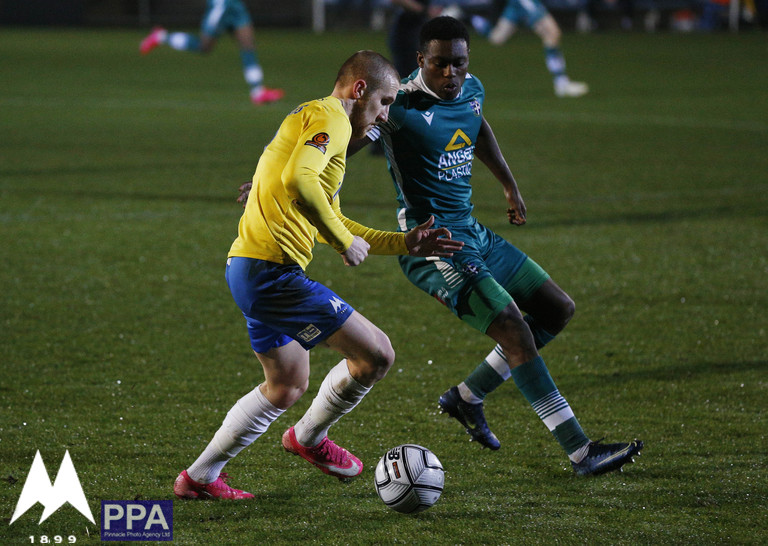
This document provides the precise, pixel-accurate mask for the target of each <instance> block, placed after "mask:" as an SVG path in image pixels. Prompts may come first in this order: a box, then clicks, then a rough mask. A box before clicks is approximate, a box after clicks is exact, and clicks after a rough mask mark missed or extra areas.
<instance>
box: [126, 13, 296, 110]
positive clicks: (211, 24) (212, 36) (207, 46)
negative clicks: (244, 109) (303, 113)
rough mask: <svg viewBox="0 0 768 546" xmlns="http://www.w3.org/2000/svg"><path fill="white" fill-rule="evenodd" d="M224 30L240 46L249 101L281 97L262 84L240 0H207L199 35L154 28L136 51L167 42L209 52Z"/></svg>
mask: <svg viewBox="0 0 768 546" xmlns="http://www.w3.org/2000/svg"><path fill="white" fill-rule="evenodd" d="M225 31H231V32H232V35H233V36H234V37H235V40H237V43H238V46H239V47H240V61H241V63H242V65H243V75H244V76H245V81H246V83H247V84H248V86H249V87H250V90H251V92H250V96H251V102H253V104H264V103H268V102H274V101H277V100H280V99H281V98H282V97H283V95H284V94H285V93H284V92H283V90H282V89H270V88H269V87H266V86H264V84H263V80H264V72H263V71H262V69H261V65H260V64H259V60H258V57H257V56H256V45H255V31H254V28H253V21H252V20H251V16H250V14H249V13H248V10H247V8H246V7H245V5H244V4H243V2H242V1H241V0H208V3H207V7H206V12H205V16H204V17H203V22H202V24H201V25H200V36H195V35H194V34H189V33H186V32H169V31H167V30H165V29H164V28H161V27H156V28H154V29H153V30H152V32H151V33H150V34H149V36H147V37H146V38H144V40H142V42H141V45H140V46H139V51H140V52H141V54H142V55H147V54H148V53H149V52H150V51H152V50H153V49H155V48H156V47H158V46H159V45H167V46H170V47H172V48H173V49H176V50H179V51H191V52H194V53H208V52H210V51H211V50H212V49H213V47H214V46H215V45H216V41H217V40H218V38H219V36H221V35H222V34H223V33H224V32H225Z"/></svg>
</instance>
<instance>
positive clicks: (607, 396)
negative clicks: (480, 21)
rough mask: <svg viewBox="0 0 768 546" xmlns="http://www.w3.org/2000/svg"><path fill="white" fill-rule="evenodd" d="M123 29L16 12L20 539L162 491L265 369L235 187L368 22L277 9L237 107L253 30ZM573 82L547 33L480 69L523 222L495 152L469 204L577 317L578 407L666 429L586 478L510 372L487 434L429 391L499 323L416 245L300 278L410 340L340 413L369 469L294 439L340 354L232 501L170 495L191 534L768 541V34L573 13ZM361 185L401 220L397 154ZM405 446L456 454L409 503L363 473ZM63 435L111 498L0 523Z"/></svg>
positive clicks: (456, 372)
mask: <svg viewBox="0 0 768 546" xmlns="http://www.w3.org/2000/svg"><path fill="white" fill-rule="evenodd" d="M141 37H142V33H140V32H133V31H97V30H85V31H75V30H66V31H58V30H57V31H53V30H31V29H23V30H13V29H4V30H3V32H2V33H0V52H1V53H2V59H3V60H2V76H1V77H0V230H1V231H0V234H1V235H2V244H0V263H2V264H3V267H2V268H0V287H2V290H0V360H1V361H2V379H0V476H1V477H2V481H1V482H0V542H1V543H3V544H25V543H26V544H29V543H30V542H34V543H40V542H42V541H43V537H48V540H49V541H50V542H54V537H55V536H57V535H58V536H62V537H64V542H65V543H66V541H67V537H69V536H73V537H75V539H76V541H77V543H78V544H84V543H95V542H98V541H99V520H100V500H129V499H170V498H172V492H171V485H172V482H173V480H174V478H175V477H176V475H177V474H178V472H179V471H180V470H181V469H183V468H185V467H186V466H187V465H189V464H190V463H191V462H192V461H193V460H194V458H195V457H196V456H197V455H198V454H199V452H200V451H201V450H202V448H203V447H204V446H205V444H206V443H207V441H208V440H209V439H210V437H211V436H212V435H213V433H214V431H215V430H216V428H217V427H218V425H219V423H220V421H221V419H222V418H223V416H224V414H225V413H226V411H227V410H228V409H229V408H230V407H231V405H232V404H233V403H234V401H235V400H236V399H237V398H238V397H239V396H241V395H242V394H243V393H245V392H247V391H248V390H249V389H251V388H253V387H254V386H255V385H256V384H258V383H259V382H260V380H261V377H262V375H261V371H260V367H259V365H258V363H257V361H256V359H255V358H254V357H253V355H252V353H251V351H250V348H249V346H248V341H247V336H246V332H245V328H244V324H243V320H242V317H241V316H240V314H239V311H238V310H237V309H236V307H235V305H234V303H233V302H232V301H231V297H230V296H229V293H228V290H227V287H226V285H225V282H224V278H223V270H224V260H225V257H226V252H227V250H228V248H229V245H230V243H231V241H232V239H233V238H234V236H235V233H236V225H237V220H238V218H239V215H240V209H239V207H238V205H236V204H235V202H234V199H235V197H236V195H237V192H236V189H237V187H238V186H239V185H240V184H241V183H242V182H243V181H245V180H248V179H249V178H250V177H251V174H252V172H253V169H254V168H255V165H256V161H257V159H258V157H259V154H260V151H261V149H262V148H263V146H264V145H265V144H266V143H267V142H268V141H269V139H270V138H271V136H272V134H273V133H274V131H275V130H276V129H277V126H278V124H279V122H280V120H281V119H282V117H283V116H284V115H285V114H286V113H287V112H288V111H289V110H290V108H291V107H292V106H293V105H295V104H297V103H298V102H300V101H302V100H305V99H310V98H315V97H319V96H324V95H327V94H328V93H330V91H331V89H332V85H333V79H334V77H335V73H336V70H337V68H338V66H339V65H340V64H341V62H342V61H343V60H344V59H345V58H346V57H347V56H348V55H349V54H351V53H352V52H353V51H355V50H357V49H363V48H373V49H379V50H381V51H385V50H386V49H385V45H384V44H385V37H384V35H383V34H376V33H340V34H327V35H323V36H315V35H311V34H309V33H303V32H298V31H281V32H278V31H269V32H259V54H260V58H261V60H262V62H263V65H264V69H265V72H266V82H267V84H268V85H271V86H276V87H284V88H285V89H286V91H287V97H286V99H285V100H284V101H283V102H282V103H279V104H274V105H268V106H264V107H260V108H254V107H252V106H251V105H250V104H249V102H248V101H247V96H246V88H245V84H244V83H243V82H242V75H241V73H240V67H239V62H238V59H237V53H236V51H235V48H234V46H233V45H232V43H231V42H230V41H227V40H224V41H222V43H221V44H220V45H219V47H218V49H217V50H216V51H215V52H214V53H213V54H212V55H210V56H209V57H205V58H195V57H194V56H191V55H184V54H181V53H178V52H175V51H171V50H168V49H160V50H157V51H156V52H153V53H152V55H150V56H148V57H146V58H141V57H139V55H138V42H139V40H140V39H141ZM564 50H565V53H566V56H567V58H568V62H569V68H570V72H571V74H572V76H573V77H574V78H575V79H583V80H585V81H587V82H588V83H589V84H590V86H591V88H592V92H591V93H590V94H589V95H588V96H586V97H584V98H581V99H578V100H563V99H556V98H555V97H554V96H553V94H552V89H551V84H550V81H549V78H548V76H547V74H546V71H545V69H544V66H543V55H542V53H541V51H540V45H539V43H538V41H537V39H536V38H535V37H534V36H532V35H530V34H522V35H520V36H518V37H516V38H515V39H514V40H513V41H512V42H511V43H510V44H508V45H506V46H504V47H503V48H500V49H493V48H491V47H490V46H489V45H488V44H486V43H484V42H482V41H481V40H480V39H476V40H475V43H473V45H472V59H471V70H472V72H474V73H475V74H476V75H478V76H479V77H480V78H481V79H482V80H483V82H484V84H485V86H486V90H487V95H488V98H487V102H486V106H485V115H486V117H487V118H488V119H489V121H490V122H491V124H492V126H493V127H494V130H495V132H496V135H497V137H498V139H499V141H500V142H501V144H502V148H503V149H504V151H505V153H506V157H507V159H508V161H509V163H510V165H511V166H512V170H513V172H514V173H515V174H516V177H517V178H518V182H519V184H520V187H521V189H522V192H523V195H524V197H525V199H526V203H527V205H528V224H527V225H526V226H525V227H517V228H516V227H512V226H509V225H507V224H506V223H505V214H504V210H505V207H506V205H505V203H504V202H503V198H502V195H501V191H500V188H499V186H498V184H497V183H496V182H495V181H494V180H493V179H492V178H491V177H490V175H489V174H488V172H487V170H485V168H484V167H483V166H482V165H481V164H480V163H477V164H476V167H475V173H474V183H475V188H476V190H475V197H474V203H475V205H476V212H477V216H478V217H479V218H480V219H481V221H483V222H485V223H486V224H487V225H489V226H491V227H492V228H494V229H495V230H497V231H498V232H499V233H501V234H503V235H504V236H505V237H507V238H508V239H509V240H511V241H513V242H514V243H515V244H517V245H518V246H520V247H521V248H522V249H524V250H525V251H527V252H528V253H529V254H530V255H532V256H533V257H534V258H535V259H536V260H537V261H538V262H539V263H541V264H542V265H543V266H544V267H545V268H546V269H547V270H548V271H549V272H550V274H551V275H552V276H553V278H554V279H555V280H556V281H557V282H558V283H559V284H560V285H561V286H563V287H564V288H565V289H566V291H568V292H569V293H570V294H571V295H572V296H573V298H574V299H575V301H576V304H577V315H576V317H575V318H574V320H573V321H572V323H571V324H570V325H569V327H568V328H567V329H566V331H565V332H564V333H563V334H562V335H561V336H560V337H559V338H558V339H557V340H556V341H555V342H554V343H552V345H551V346H549V347H547V348H546V349H545V351H544V352H543V356H544V357H545V360H546V361H547V363H548V365H549V368H550V371H551V372H552V375H553V376H554V378H555V381H556V382H557V384H558V387H559V388H560V390H561V392H562V393H563V394H564V395H565V396H566V398H567V399H568V401H569V402H570V404H571V406H572V407H573V408H574V410H575V412H576V414H577V416H578V417H579V419H580V421H581V423H582V425H583V426H584V428H585V430H586V431H587V433H588V434H589V435H590V436H592V437H593V438H595V439H596V438H599V437H601V436H606V437H607V441H621V440H625V439H631V438H634V437H638V438H641V439H643V440H644V441H645V443H646V448H645V449H644V451H643V456H642V457H641V458H639V460H638V464H635V465H630V466H628V467H627V470H626V471H625V472H624V473H622V474H612V475H607V476H603V477H600V478H597V479H577V478H575V477H574V476H573V475H572V473H571V472H570V469H569V464H568V462H567V459H566V458H565V456H564V455H563V454H562V452H561V451H560V449H559V447H558V446H557V444H556V442H555V441H554V439H553V438H552V437H551V436H550V434H549V433H548V432H547V430H546V428H545V427H544V426H543V425H542V424H541V423H540V422H539V421H538V419H537V418H536V416H535V414H534V413H533V411H532V410H531V408H530V407H529V406H528V405H527V404H526V403H525V401H524V400H523V398H522V396H521V395H520V394H519V392H518V391H517V389H516V388H515V387H514V385H512V384H511V383H510V384H507V385H505V386H503V387H502V388H500V389H499V390H498V391H496V392H495V393H493V394H492V395H491V396H490V397H489V398H488V400H487V410H486V411H487V416H488V419H489V422H490V423H491V426H492V428H493V430H494V431H495V432H496V434H497V435H498V437H499V438H500V440H501V442H502V449H501V450H500V451H498V452H489V451H487V450H481V449H480V448H479V447H478V446H477V445H475V444H471V443H469V442H468V441H467V438H468V437H467V436H466V435H465V434H463V432H462V431H461V429H460V428H459V426H458V424H457V423H455V422H452V421H451V420H449V419H448V418H447V417H445V416H440V415H438V414H437V412H436V400H437V397H438V395H439V394H440V393H441V392H443V390H444V389H445V388H447V387H448V386H450V385H453V384H456V383H458V382H459V381H461V380H462V379H463V378H464V377H465V375H466V374H467V373H468V372H469V371H470V370H471V369H473V368H474V366H475V365H476V364H477V363H478V362H480V360H482V358H483V357H484V356H485V354H487V352H488V350H489V349H490V348H491V343H489V341H488V340H487V339H486V338H485V337H484V336H482V335H480V334H478V333H477V332H474V331H472V330H471V329H469V328H467V327H466V326H464V325H463V324H462V323H460V322H459V321H458V320H456V319H455V318H453V317H452V316H451V315H450V314H449V313H448V312H447V311H445V310H444V309H443V308H442V307H441V306H440V305H439V304H438V303H436V302H434V301H432V300H431V299H430V298H428V297H427V296H426V295H424V294H422V293H421V292H419V291H418V290H417V289H416V288H414V287H412V286H411V285H410V284H409V283H408V282H407V281H406V279H405V278H404V277H403V276H402V274H401V272H400V270H399V268H398V266H397V263H396V261H395V260H394V259H393V258H387V257H371V258H369V259H368V260H367V261H366V262H365V263H364V264H363V265H362V266H361V267H358V268H354V269H350V268H344V267H343V266H342V264H341V260H340V259H339V258H338V257H337V256H335V255H334V253H333V252H331V251H330V249H328V248H319V249H318V250H317V256H316V259H315V261H314V262H313V263H312V264H311V266H310V269H309V273H310V275H311V276H313V277H314V278H316V279H317V280H319V281H321V282H324V283H326V284H328V285H330V286H332V287H333V288H334V289H335V290H336V291H337V292H338V293H339V294H340V295H341V296H342V297H344V298H345V299H347V300H348V301H349V302H350V303H351V304H353V305H354V306H355V307H356V308H357V309H358V310H360V311H361V312H362V313H363V314H365V315H366V316H367V317H369V318H370V319H372V320H373V321H374V322H375V323H376V324H378V325H379V326H381V327H382V328H383V329H384V330H385V331H386V332H387V333H388V334H389V335H390V337H391V339H392V342H393V344H394V346H395V349H396V350H397V353H398V360H397V362H396V363H395V366H394V368H393V369H392V370H391V372H390V373H389V375H388V377H387V378H386V379H385V380H384V381H382V382H381V383H379V384H378V385H377V386H376V388H375V389H374V390H373V391H372V392H371V394H370V395H369V396H368V397H367V398H366V399H365V401H364V402H363V403H362V404H361V405H360V407H358V408H357V409H356V410H355V411H354V412H353V413H351V414H350V415H348V416H346V417H345V418H344V419H343V420H342V421H341V422H340V423H339V424H338V425H337V426H336V427H334V429H333V434H332V435H333V437H334V438H335V439H337V440H338V441H339V442H340V443H341V444H342V445H344V446H346V447H348V448H350V449H351V450H353V451H354V452H355V453H356V454H357V455H358V456H360V457H361V459H362V460H363V461H364V463H365V464H366V469H365V471H364V473H363V475H362V477H361V478H360V479H358V480H357V481H354V482H352V483H349V484H340V483H338V482H337V481H336V480H333V479H330V478H329V477H327V476H325V475H323V474H321V473H320V472H318V471H316V470H315V469H313V468H311V467H310V466H309V465H308V464H306V463H305V462H303V461H301V460H299V459H298V458H296V457H293V456H289V455H288V454H286V453H284V452H283V450H282V449H281V448H280V445H279V439H280V435H281V433H282V431H283V430H284V429H285V428H286V427H287V426H289V425H290V424H293V423H294V422H295V421H296V420H297V419H298V418H299V417H300V416H301V415H302V413H303V412H304V411H305V409H306V407H307V406H308V405H309V403H310V401H311V398H312V396H313V395H314V392H316V389H317V387H318V386H319V382H320V381H321V379H322V377H323V376H324V375H325V373H326V371H327V370H328V369H330V367H332V366H333V365H334V364H335V363H336V362H337V357H336V355H335V354H333V353H331V352H330V351H327V350H322V349H320V350H316V351H315V352H314V353H313V361H312V362H313V374H312V377H311V385H310V390H309V392H308V393H307V395H305V397H304V399H302V400H301V401H300V402H299V403H298V404H296V406H295V407H294V408H292V409H291V410H289V411H288V412H287V414H286V415H285V416H284V417H282V418H281V419H280V420H279V421H278V422H277V423H276V424H275V425H274V426H273V427H272V428H271V429H270V430H269V431H268V432H267V433H266V434H265V435H264V436H263V437H262V438H261V439H260V440H259V441H258V442H257V443H256V444H255V445H254V446H252V447H251V448H249V449H248V450H247V451H245V452H244V453H242V454H241V455H240V456H239V457H238V458H237V459H235V460H234V461H233V462H232V463H230V465H228V467H227V470H228V471H229V472H230V473H231V474H232V475H233V476H234V478H233V484H234V485H235V486H236V487H241V488H244V489H246V490H249V491H252V492H253V493H255V494H256V499H255V500H253V501H249V502H243V503H228V502H219V503H198V502H175V504H174V542H176V543H178V544H255V543H261V544H283V543H285V544H287V543H297V542H315V543H318V544H373V543H409V544H480V543H486V544H538V543H540V544H551V543H559V544H574V543H597V544H608V543H627V544H628V543H640V544H661V543H664V544H671V543H677V544H701V543H745V544H746V543H764V542H766V540H768V536H766V534H765V530H764V529H765V513H766V509H767V508H768V486H767V484H768V476H766V446H768V443H766V437H765V428H766V410H765V398H766V394H767V392H766V391H767V387H766V379H767V377H768V376H767V375H766V365H768V349H767V348H766V347H768V336H767V335H766V328H767V327H768V311H767V309H768V290H766V281H765V278H766V274H768V221H766V220H767V211H768V174H767V173H768V153H766V150H767V149H768V121H767V120H768V99H767V98H766V93H765V89H767V88H768V72H766V70H765V69H764V65H765V59H766V54H767V53H768V50H766V42H765V36H764V35H763V34H750V33H747V34H740V35H730V34H717V35H675V34H666V35H645V34H593V35H586V36H577V35H566V37H565V41H564ZM342 201H343V203H344V210H345V213H346V214H347V215H349V216H350V217H352V218H355V219H359V220H361V221H363V222H364V223H367V224H369V225H372V226H375V227H379V228H387V229H391V228H394V227H395V222H394V199H393V190H392V187H391V181H390V180H389V177H388V175H387V173H386V170H385V163H384V160H383V159H381V158H378V157H372V156H369V155H368V154H366V153H363V154H360V155H359V156H356V157H354V158H352V159H351V160H350V162H349V169H348V174H347V178H346V184H345V188H344V192H343V194H342ZM408 442H415V443H420V444H422V445H425V446H427V447H429V448H430V449H432V450H433V451H434V452H435V453H436V454H437V455H438V456H439V458H440V459H441V461H442V463H443V465H444V466H445V468H446V471H447V474H446V488H445V492H444V494H443V497H442V498H441V500H440V502H439V503H438V504H437V505H436V506H435V507H434V508H432V509H430V510H429V511H427V512H425V513H423V514H421V515H419V516H415V517H408V516H403V515H400V514H397V513H395V512H392V511H389V510H388V509H386V508H385V507H384V505H383V504H382V503H381V502H380V501H379V500H378V498H377V496H376V493H375V491H374V488H373V483H372V481H373V468H374V466H375V463H376V461H377V460H378V458H379V457H380V456H381V455H382V454H383V453H384V452H385V451H386V450H387V449H388V448H390V447H392V446H395V445H397V444H400V443H408ZM38 449H39V450H40V451H41V454H42V456H43V459H44V460H45V462H46V465H47V467H48V472H49V474H50V476H51V479H52V480H53V479H54V476H55V475H56V472H57V469H58V465H59V462H60V461H61V458H62V456H63V455H64V452H65V451H66V450H69V452H70V454H71V456H72V459H73V461H74V464H75V466H76V468H77V471H78V474H79V476H80V480H81V482H82V485H83V489H84V491H85V494H86V496H87V498H88V500H89V502H90V506H91V509H92V511H93V512H94V516H95V518H96V525H92V524H90V523H89V522H88V521H87V520H85V519H84V518H83V517H82V516H81V515H80V514H79V513H77V511H76V510H74V509H73V508H72V507H71V506H69V505H66V506H65V507H64V508H62V509H60V510H58V511H57V512H56V513H55V514H54V515H53V516H51V517H50V518H49V519H47V520H46V521H45V522H44V523H43V524H42V525H38V523H37V522H38V520H39V517H40V515H41V513H42V507H41V506H40V505H37V506H36V507H34V508H32V509H31V510H30V511H29V512H28V513H27V514H25V515H24V516H22V517H21V518H20V519H19V520H18V521H16V522H14V524H13V525H10V526H9V525H8V523H9V522H10V518H11V515H12V514H13V511H14V508H15V506H16V502H17V500H18V498H19V495H20V493H21V489H22V486H23V484H24V480H25V478H26V476H27V474H28V472H29V467H30V464H31V462H32V459H33V457H34V454H35V451H36V450H38Z"/></svg>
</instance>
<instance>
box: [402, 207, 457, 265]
mask: <svg viewBox="0 0 768 546" xmlns="http://www.w3.org/2000/svg"><path fill="white" fill-rule="evenodd" d="M434 223H435V217H434V216H430V217H429V220H427V221H426V222H424V223H423V224H421V225H420V226H416V227H415V228H413V229H412V230H411V231H409V232H408V233H406V234H405V246H407V247H408V254H410V255H411V256H421V257H422V258H426V257H427V256H445V257H450V256H453V253H454V252H456V251H457V250H461V248H462V247H463V246H464V243H463V242H462V241H456V240H454V239H451V232H450V231H448V229H447V228H444V227H443V228H438V229H430V228H431V227H432V224H434Z"/></svg>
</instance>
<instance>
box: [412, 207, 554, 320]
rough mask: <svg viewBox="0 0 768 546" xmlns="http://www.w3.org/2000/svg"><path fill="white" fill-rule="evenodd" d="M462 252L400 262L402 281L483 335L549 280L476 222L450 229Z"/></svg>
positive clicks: (515, 250) (538, 269)
mask: <svg viewBox="0 0 768 546" xmlns="http://www.w3.org/2000/svg"><path fill="white" fill-rule="evenodd" d="M450 230H451V233H452V236H453V238H454V239H458V240H460V241H464V248H463V249H462V250H461V251H459V252H456V253H455V254H454V255H453V256H452V257H451V258H435V257H432V258H417V257H413V256H400V257H399V261H400V267H401V268H402V270H403V272H404V273H405V275H406V277H408V280H410V281H411V282H412V283H413V284H414V285H416V286H417V287H419V288H420V289H421V290H423V291H424V292H426V293H427V294H429V295H430V296H432V297H434V298H435V299H437V300H438V301H440V302H441V303H442V304H443V305H445V306H446V307H448V309H450V310H451V311H452V312H453V314H455V315H456V316H457V317H459V318H460V319H461V320H463V321H464V322H466V323H467V324H469V325H470V326H472V327H473V328H475V329H477V330H479V331H481V332H483V333H485V332H486V330H488V327H489V326H490V325H491V323H492V322H493V320H494V319H495V318H496V317H497V316H498V315H499V313H501V311H502V310H503V309H504V308H505V307H507V305H509V304H510V303H511V302H512V301H515V300H516V301H518V302H524V301H526V300H528V299H529V298H530V297H531V296H532V295H533V294H534V292H536V290H538V289H539V287H541V285H542V284H544V283H545V282H546V281H547V279H549V275H548V274H547V272H546V271H544V269H542V268H541V267H540V266H539V264H537V263H536V262H534V261H533V260H532V259H531V258H529V257H528V256H526V255H525V253H523V252H522V251H521V250H519V249H518V248H517V247H515V246H514V245H512V244H510V243H509V242H507V241H505V240H504V239H503V238H501V237H499V236H498V235H496V234H495V233H493V231H491V230H490V229H488V228H486V227H485V226H483V225H482V224H480V223H479V222H478V223H476V224H474V225H471V226H467V227H463V226H462V227H454V226H451V227H450Z"/></svg>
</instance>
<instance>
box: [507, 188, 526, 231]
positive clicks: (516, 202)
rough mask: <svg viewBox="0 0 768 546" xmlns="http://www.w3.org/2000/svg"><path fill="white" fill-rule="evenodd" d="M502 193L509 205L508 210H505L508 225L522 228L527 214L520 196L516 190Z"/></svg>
mask: <svg viewBox="0 0 768 546" xmlns="http://www.w3.org/2000/svg"><path fill="white" fill-rule="evenodd" d="M504 193H505V195H506V197H507V203H509V208H508V209H507V218H508V219H509V223H510V224H514V225H516V226H522V225H523V224H525V220H526V218H525V215H526V212H527V211H526V209H525V203H524V202H523V196H522V195H520V192H519V191H517V190H514V191H510V192H504Z"/></svg>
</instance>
